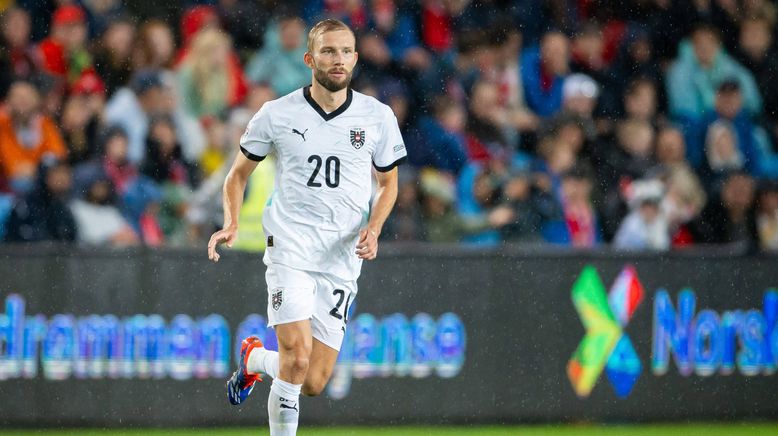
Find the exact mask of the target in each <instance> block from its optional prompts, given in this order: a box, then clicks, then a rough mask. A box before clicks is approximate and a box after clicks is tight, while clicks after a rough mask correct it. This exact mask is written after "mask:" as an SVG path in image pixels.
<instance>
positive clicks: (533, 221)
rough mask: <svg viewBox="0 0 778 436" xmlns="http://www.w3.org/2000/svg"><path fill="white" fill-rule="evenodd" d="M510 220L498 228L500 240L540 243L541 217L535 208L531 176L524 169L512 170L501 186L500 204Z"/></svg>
mask: <svg viewBox="0 0 778 436" xmlns="http://www.w3.org/2000/svg"><path fill="white" fill-rule="evenodd" d="M501 208H507V209H508V210H509V211H510V213H511V215H512V218H511V219H510V221H509V222H508V223H506V224H505V225H503V226H502V227H500V228H499V231H500V239H502V240H503V241H504V242H507V243H537V242H540V241H541V240H542V239H541V235H540V228H541V224H542V217H541V216H540V213H539V212H538V211H537V208H536V206H535V195H534V192H533V186H532V175H531V174H530V172H529V171H528V170H527V169H526V168H514V169H512V170H511V172H510V174H509V176H508V178H507V180H506V181H505V183H504V184H503V186H502V195H501V198H500V204H499V205H498V206H497V208H495V210H498V209H501Z"/></svg>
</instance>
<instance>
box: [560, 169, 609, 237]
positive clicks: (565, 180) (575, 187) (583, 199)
mask: <svg viewBox="0 0 778 436" xmlns="http://www.w3.org/2000/svg"><path fill="white" fill-rule="evenodd" d="M592 184H593V183H592V178H591V176H589V174H588V173H587V171H586V170H585V169H584V168H583V167H573V168H571V169H570V170H569V171H567V172H565V173H564V174H563V175H562V181H561V198H560V200H561V206H562V211H563V214H564V222H565V224H566V230H567V235H565V236H563V235H562V234H560V235H557V238H559V237H561V238H559V239H555V240H552V241H550V242H556V243H567V244H569V245H570V246H571V247H575V248H592V247H595V246H597V245H598V244H599V243H600V241H601V239H602V238H601V236H600V230H599V220H598V218H597V212H596V211H595V209H594V207H593V205H592Z"/></svg>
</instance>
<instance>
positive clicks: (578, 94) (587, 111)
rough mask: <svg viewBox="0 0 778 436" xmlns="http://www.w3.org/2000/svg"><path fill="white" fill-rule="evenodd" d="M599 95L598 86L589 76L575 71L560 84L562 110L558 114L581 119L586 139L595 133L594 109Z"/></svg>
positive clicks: (592, 136)
mask: <svg viewBox="0 0 778 436" xmlns="http://www.w3.org/2000/svg"><path fill="white" fill-rule="evenodd" d="M599 96H600V86H599V85H598V84H597V82H595V81H594V80H593V79H592V78H591V77H589V76H587V75H585V74H581V73H575V74H571V75H569V76H567V78H566V79H565V82H564V85H562V110H561V111H560V113H559V114H558V115H567V116H570V115H572V116H574V117H576V118H578V119H580V121H581V125H582V127H583V129H584V130H585V133H586V137H587V138H588V139H594V137H595V135H596V128H595V121H594V109H595V108H596V107H597V98H598V97H599Z"/></svg>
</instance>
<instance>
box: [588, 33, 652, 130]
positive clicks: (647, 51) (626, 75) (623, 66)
mask: <svg viewBox="0 0 778 436" xmlns="http://www.w3.org/2000/svg"><path fill="white" fill-rule="evenodd" d="M654 55H655V53H654V47H653V43H652V41H651V35H650V34H649V33H648V31H647V30H646V29H644V28H643V26H641V25H640V24H637V23H635V24H631V25H630V26H629V28H628V29H627V34H626V35H625V37H624V41H623V42H622V44H621V47H620V48H619V52H618V54H617V56H616V58H615V59H614V61H613V63H612V64H611V66H610V69H609V70H608V80H607V81H606V82H603V84H604V85H605V84H607V86H603V96H602V100H603V101H602V102H601V103H602V109H603V111H604V113H606V114H609V115H611V116H614V115H618V114H620V113H621V111H620V109H621V108H620V104H621V102H622V96H623V95H625V94H628V93H629V91H630V89H629V88H630V87H631V86H634V84H635V83H636V81H639V80H644V81H646V82H647V83H651V84H652V85H653V88H654V90H653V91H654V93H655V94H656V93H657V92H659V93H661V94H660V95H655V96H654V103H653V105H652V106H651V108H652V109H653V110H654V111H656V106H657V103H659V102H663V101H664V100H665V98H664V82H663V79H664V75H663V74H662V70H661V68H660V67H659V62H658V61H657V59H656V57H655V56H654ZM637 83H640V82H637ZM641 86H642V85H641ZM625 98H626V97H625ZM623 109H624V110H625V111H627V110H626V108H623ZM627 112H628V111H627Z"/></svg>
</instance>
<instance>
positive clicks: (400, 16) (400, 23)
mask: <svg viewBox="0 0 778 436" xmlns="http://www.w3.org/2000/svg"><path fill="white" fill-rule="evenodd" d="M396 3H399V2H397V1H395V0H370V1H369V2H368V7H367V11H368V17H367V20H368V22H367V28H368V29H369V30H370V31H371V32H373V33H375V34H377V35H378V36H379V37H380V38H381V39H383V40H384V41H386V46H387V48H388V49H389V54H390V55H391V57H392V59H393V60H394V61H395V62H398V63H400V64H402V65H403V66H405V67H408V68H410V69H411V70H417V71H420V70H425V69H427V68H429V66H430V63H431V58H430V54H429V53H428V52H427V51H426V50H425V49H424V48H423V47H422V46H421V42H420V40H419V36H418V32H417V29H418V27H419V26H418V24H417V22H416V19H415V16H414V15H413V14H411V13H410V12H409V11H407V10H405V9H400V10H398V9H397V7H396Z"/></svg>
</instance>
